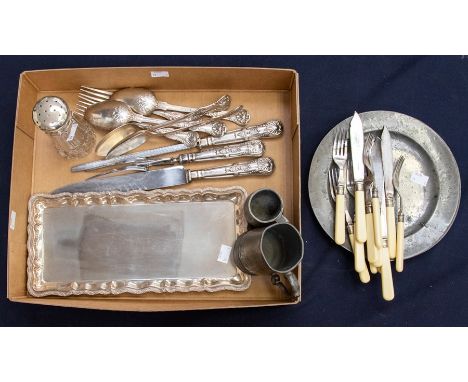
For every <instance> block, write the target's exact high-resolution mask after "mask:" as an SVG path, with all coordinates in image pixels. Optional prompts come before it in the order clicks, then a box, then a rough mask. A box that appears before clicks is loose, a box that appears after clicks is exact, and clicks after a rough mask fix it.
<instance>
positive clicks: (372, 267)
mask: <svg viewBox="0 0 468 382" xmlns="http://www.w3.org/2000/svg"><path fill="white" fill-rule="evenodd" d="M369 269H370V271H371V273H372V274H373V275H375V274H376V273H377V272H378V271H379V270H378V269H377V267H376V266H375V265H374V264H369Z"/></svg>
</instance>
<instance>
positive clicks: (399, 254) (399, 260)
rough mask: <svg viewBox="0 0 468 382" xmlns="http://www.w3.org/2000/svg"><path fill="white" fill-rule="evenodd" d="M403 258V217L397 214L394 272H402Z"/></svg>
mask: <svg viewBox="0 0 468 382" xmlns="http://www.w3.org/2000/svg"><path fill="white" fill-rule="evenodd" d="M404 257H405V215H404V214H403V213H401V212H400V213H398V223H397V232H396V260H395V270H396V271H397V272H403V262H404Z"/></svg>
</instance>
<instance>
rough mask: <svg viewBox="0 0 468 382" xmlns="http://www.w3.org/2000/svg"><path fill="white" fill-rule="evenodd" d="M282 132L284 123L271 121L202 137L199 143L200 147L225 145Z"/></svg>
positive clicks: (269, 136) (277, 134) (268, 136)
mask: <svg viewBox="0 0 468 382" xmlns="http://www.w3.org/2000/svg"><path fill="white" fill-rule="evenodd" d="M282 133H283V125H282V123H281V122H280V121H269V122H265V123H262V124H260V125H255V126H250V127H245V128H243V129H237V130H233V131H230V132H227V133H226V134H224V135H223V136H222V137H206V138H202V139H200V141H199V143H198V147H206V146H215V145H224V144H227V143H237V142H244V141H248V140H252V139H260V138H273V137H278V136H280V135H281V134H282Z"/></svg>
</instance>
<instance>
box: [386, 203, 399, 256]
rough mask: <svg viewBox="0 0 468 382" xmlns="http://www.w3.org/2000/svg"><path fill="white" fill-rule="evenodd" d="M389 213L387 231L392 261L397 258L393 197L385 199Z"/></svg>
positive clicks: (389, 253)
mask: <svg viewBox="0 0 468 382" xmlns="http://www.w3.org/2000/svg"><path fill="white" fill-rule="evenodd" d="M385 206H386V212H387V230H388V255H389V256H390V259H394V258H395V257H396V226H395V207H394V204H393V197H387V198H386V199H385Z"/></svg>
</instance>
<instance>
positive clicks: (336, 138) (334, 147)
mask: <svg viewBox="0 0 468 382" xmlns="http://www.w3.org/2000/svg"><path fill="white" fill-rule="evenodd" d="M339 134H340V132H339V131H337V132H336V133H335V138H334V139H333V149H332V151H333V156H335V155H336V154H337V147H338V136H339Z"/></svg>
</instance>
